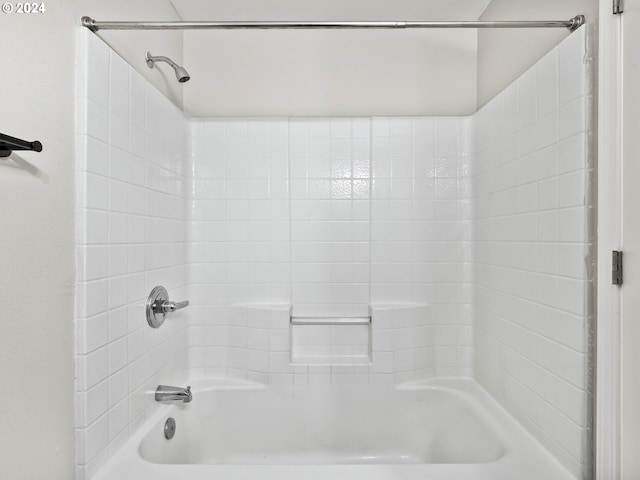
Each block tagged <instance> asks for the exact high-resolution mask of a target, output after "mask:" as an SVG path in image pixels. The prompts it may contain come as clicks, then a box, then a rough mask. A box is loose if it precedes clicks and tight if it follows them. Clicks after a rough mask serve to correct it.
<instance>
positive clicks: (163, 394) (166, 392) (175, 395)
mask: <svg viewBox="0 0 640 480" xmlns="http://www.w3.org/2000/svg"><path fill="white" fill-rule="evenodd" d="M192 399H193V396H192V395H191V387H190V386H189V387H187V388H181V387H170V386H168V385H158V388H156V402H165V401H175V400H181V401H183V402H184V403H189V402H190V401H191V400H192Z"/></svg>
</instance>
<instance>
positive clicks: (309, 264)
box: [289, 118, 371, 316]
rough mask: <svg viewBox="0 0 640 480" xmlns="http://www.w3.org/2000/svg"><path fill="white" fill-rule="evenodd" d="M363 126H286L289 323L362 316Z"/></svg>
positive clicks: (367, 174) (365, 256) (303, 122)
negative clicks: (296, 317) (299, 318)
mask: <svg viewBox="0 0 640 480" xmlns="http://www.w3.org/2000/svg"><path fill="white" fill-rule="evenodd" d="M370 122H371V121H370V120H369V119H360V118H333V119H294V120H290V126H291V127H290V129H291V132H290V133H291V134H290V140H289V157H290V165H291V174H290V202H291V247H292V255H291V261H292V265H291V268H292V279H291V281H292V289H293V291H292V304H293V313H294V315H299V316H315V315H319V316H323V315H324V316H332V315H335V316H341V315H350V316H366V315H368V312H369V298H370V293H369V224H370V222H369V218H370V189H371V168H370V164H371V160H370V159H371V154H370V144H371V141H370V137H371V127H370Z"/></svg>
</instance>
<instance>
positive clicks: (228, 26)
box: [82, 15, 585, 32]
mask: <svg viewBox="0 0 640 480" xmlns="http://www.w3.org/2000/svg"><path fill="white" fill-rule="evenodd" d="M584 23H585V17H584V15H576V16H575V17H573V18H571V19H570V20H538V21H509V22H208V21H204V22H203V21H196V22H184V21H175V22H155V21H154V22H120V21H114V22H108V21H107V22H100V21H97V20H94V19H93V18H91V17H87V16H85V17H82V26H83V27H87V28H88V29H89V30H91V31H92V32H97V31H99V30H211V29H213V30H252V29H262V30H270V29H281V30H287V29H325V28H326V29H366V28H378V29H380V28H383V29H390V28H566V29H568V30H569V31H571V32H573V31H574V30H576V29H577V28H579V27H580V26H582V25H584Z"/></svg>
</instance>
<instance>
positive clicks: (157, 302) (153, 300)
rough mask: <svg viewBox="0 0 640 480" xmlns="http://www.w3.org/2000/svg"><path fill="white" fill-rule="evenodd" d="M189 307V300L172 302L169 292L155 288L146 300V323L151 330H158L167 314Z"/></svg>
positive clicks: (161, 288)
mask: <svg viewBox="0 0 640 480" xmlns="http://www.w3.org/2000/svg"><path fill="white" fill-rule="evenodd" d="M187 305H189V300H185V301H183V302H172V301H171V300H169V292H167V289H166V288H164V287H160V286H158V287H155V288H154V289H153V290H151V293H150V294H149V298H147V309H146V311H147V323H148V324H149V326H150V327H152V328H159V327H160V326H161V325H162V324H163V323H164V321H165V319H166V318H167V313H171V312H175V311H176V310H180V309H182V308H185V307H186V306H187Z"/></svg>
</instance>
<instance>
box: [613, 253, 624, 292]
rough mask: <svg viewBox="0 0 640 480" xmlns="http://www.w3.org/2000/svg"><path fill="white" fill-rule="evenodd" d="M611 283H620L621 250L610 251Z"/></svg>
mask: <svg viewBox="0 0 640 480" xmlns="http://www.w3.org/2000/svg"><path fill="white" fill-rule="evenodd" d="M611 283H612V284H614V285H622V252H619V251H617V250H614V251H613V252H611Z"/></svg>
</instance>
